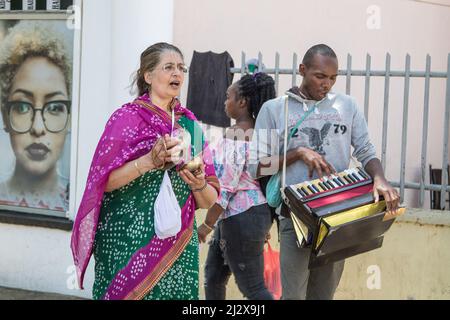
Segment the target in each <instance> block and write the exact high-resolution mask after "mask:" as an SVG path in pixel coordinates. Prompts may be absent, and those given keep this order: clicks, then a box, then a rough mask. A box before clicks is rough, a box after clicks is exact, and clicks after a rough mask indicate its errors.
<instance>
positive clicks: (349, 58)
mask: <svg viewBox="0 0 450 320" xmlns="http://www.w3.org/2000/svg"><path fill="white" fill-rule="evenodd" d="M351 81H352V56H351V55H350V53H349V54H347V79H346V84H345V93H346V94H348V95H350V91H351V88H350V86H351Z"/></svg>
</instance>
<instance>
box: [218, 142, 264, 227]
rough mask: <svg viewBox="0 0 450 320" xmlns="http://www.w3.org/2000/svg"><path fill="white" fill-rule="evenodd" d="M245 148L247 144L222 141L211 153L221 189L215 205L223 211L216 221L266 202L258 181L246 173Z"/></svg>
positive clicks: (246, 159) (247, 146) (246, 157)
mask: <svg viewBox="0 0 450 320" xmlns="http://www.w3.org/2000/svg"><path fill="white" fill-rule="evenodd" d="M249 146H250V143H249V142H248V141H244V140H232V139H227V138H223V139H221V140H220V141H219V142H218V145H217V148H213V150H212V153H213V159H214V168H215V171H216V175H217V177H218V178H219V181H220V190H221V191H220V195H219V198H218V199H217V204H218V205H220V206H221V207H222V208H223V209H224V210H225V211H224V212H223V213H222V215H221V216H220V218H219V219H226V218H229V217H231V216H234V215H237V214H239V213H242V212H244V211H247V210H248V209H249V208H250V207H253V206H257V205H261V204H264V203H267V200H266V198H265V197H264V194H263V193H262V191H261V188H260V185H259V182H258V181H257V180H255V179H253V178H252V177H251V176H250V173H249V172H248V161H249Z"/></svg>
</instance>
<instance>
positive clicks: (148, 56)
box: [131, 42, 184, 96]
mask: <svg viewBox="0 0 450 320" xmlns="http://www.w3.org/2000/svg"><path fill="white" fill-rule="evenodd" d="M167 51H173V52H176V53H178V54H179V55H180V56H181V58H182V59H184V57H183V53H181V50H180V49H178V48H177V47H175V46H174V45H172V44H169V43H166V42H159V43H155V44H154V45H151V46H150V47H148V48H147V49H145V50H144V52H142V53H141V61H140V67H139V69H138V70H137V71H136V73H135V75H134V79H133V82H132V84H131V86H132V87H134V86H136V87H137V89H138V96H142V95H143V94H144V93H146V92H148V91H149V89H150V86H149V85H148V84H147V83H146V82H145V73H146V72H153V70H155V68H156V66H157V65H158V64H159V63H160V62H161V55H162V54H163V53H164V52H167Z"/></svg>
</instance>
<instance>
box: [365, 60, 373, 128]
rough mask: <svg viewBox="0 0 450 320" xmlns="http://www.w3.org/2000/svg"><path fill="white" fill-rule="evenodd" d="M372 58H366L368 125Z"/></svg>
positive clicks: (366, 110) (366, 112)
mask: <svg viewBox="0 0 450 320" xmlns="http://www.w3.org/2000/svg"><path fill="white" fill-rule="evenodd" d="M371 61H372V57H371V56H370V54H367V57H366V82H365V93H364V116H365V118H366V121H367V124H369V98H370V65H371Z"/></svg>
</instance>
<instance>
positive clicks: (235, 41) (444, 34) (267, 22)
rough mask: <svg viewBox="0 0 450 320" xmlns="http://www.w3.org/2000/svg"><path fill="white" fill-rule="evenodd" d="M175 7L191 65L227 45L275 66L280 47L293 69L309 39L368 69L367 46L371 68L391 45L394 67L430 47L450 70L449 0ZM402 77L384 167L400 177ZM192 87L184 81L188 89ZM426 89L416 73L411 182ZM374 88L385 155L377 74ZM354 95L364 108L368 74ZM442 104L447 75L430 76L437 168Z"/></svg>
mask: <svg viewBox="0 0 450 320" xmlns="http://www.w3.org/2000/svg"><path fill="white" fill-rule="evenodd" d="M441 2H442V3H444V4H445V3H446V1H441ZM447 2H448V4H449V5H450V1H447ZM373 6H375V11H373V10H374V8H373ZM174 7H175V19H174V21H175V22H174V23H175V26H174V43H175V44H176V45H178V46H180V48H181V49H182V50H183V51H184V53H185V56H186V60H187V63H188V64H189V62H190V59H191V57H192V53H193V50H196V51H208V50H211V51H214V52H223V51H225V50H226V51H228V52H229V53H230V54H231V56H232V57H233V59H234V61H235V64H236V65H238V66H240V64H241V61H240V60H241V52H242V51H244V52H246V54H247V57H248V58H250V57H257V54H258V52H259V51H261V52H262V53H263V55H264V62H265V65H266V66H267V67H274V65H275V52H279V53H280V56H281V60H280V66H281V67H282V68H291V66H292V55H293V53H294V52H296V53H297V54H298V56H299V61H300V60H301V58H302V57H303V54H304V52H305V51H306V50H307V49H308V48H309V47H310V46H312V45H314V44H317V43H326V44H328V45H330V46H331V47H332V48H334V50H335V51H336V53H337V54H338V57H339V61H340V68H341V69H345V68H346V57H347V53H351V54H352V56H353V68H357V69H364V68H365V65H366V63H365V59H366V54H367V53H369V54H371V56H372V69H376V70H381V69H384V66H385V55H386V52H389V53H390V54H391V56H392V60H391V69H392V70H404V67H405V55H406V54H407V53H409V54H410V55H411V68H412V70H424V69H425V57H426V55H427V54H430V55H431V57H432V70H433V71H446V70H447V54H448V53H450V41H449V31H450V7H449V6H445V5H444V6H443V5H433V4H429V3H422V2H417V1H409V0H377V1H373V0H370V1H369V0H339V1H336V0H321V1H314V2H312V1H298V0H280V1H271V0H258V1H256V0H246V1H238V0H227V1H223V0H222V1H220V0H216V1H208V0H175V3H174ZM377 10H378V11H377ZM378 12H379V14H378ZM378 17H379V19H377V18H378ZM377 27H379V28H377ZM236 78H237V77H235V79H236ZM299 82H300V78H298V79H297V83H299ZM403 83H404V80H403V79H402V78H391V89H390V110H389V127H388V150H387V170H386V174H387V176H388V178H389V179H392V180H397V181H398V180H399V172H400V156H401V130H402V110H403ZM290 84H291V78H290V77H288V76H286V77H283V78H282V79H281V83H280V92H283V90H285V89H288V88H289V86H290ZM187 87H188V86H187V84H186V85H185V88H184V96H185V94H186V91H187ZM335 91H340V92H345V77H341V78H340V79H339V80H338V82H337V84H336V86H335ZM423 91H424V80H423V79H417V78H413V79H411V87H410V97H409V99H410V100H409V101H410V109H409V121H408V144H407V159H408V161H407V163H406V180H407V181H410V182H419V178H420V155H421V148H422V114H423ZM370 92H371V98H370V106H369V108H370V112H369V128H370V133H371V138H372V140H373V142H374V143H375V144H376V146H377V149H378V151H379V154H380V156H381V128H382V110H383V99H384V78H372V80H371V88H370ZM351 94H352V95H353V96H355V97H356V99H357V101H358V102H359V104H360V107H361V110H362V109H363V106H364V78H363V77H355V78H353V80H352V93H351ZM444 104H445V81H444V80H443V79H432V81H431V94H430V121H429V134H428V155H427V165H428V163H431V164H432V165H433V166H436V167H437V166H442V143H443V124H444V120H443V113H444ZM427 181H428V175H427ZM426 196H427V198H426V202H425V206H428V205H429V200H428V192H427V194H426ZM406 201H407V203H408V204H410V205H413V206H417V203H418V193H417V192H414V191H408V192H407V193H406Z"/></svg>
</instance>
